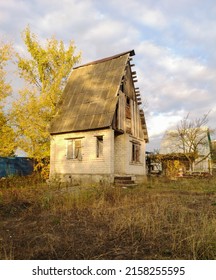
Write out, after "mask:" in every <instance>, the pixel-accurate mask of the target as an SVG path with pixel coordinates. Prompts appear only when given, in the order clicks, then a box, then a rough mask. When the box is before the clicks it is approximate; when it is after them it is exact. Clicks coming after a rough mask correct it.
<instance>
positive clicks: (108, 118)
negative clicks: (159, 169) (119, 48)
mask: <svg viewBox="0 0 216 280" xmlns="http://www.w3.org/2000/svg"><path fill="white" fill-rule="evenodd" d="M134 54H135V53H134V51H128V52H124V53H121V54H118V55H115V56H112V57H108V58H105V59H102V60H98V61H94V62H91V63H88V64H85V65H82V66H79V67H76V68H74V69H73V71H72V74H71V76H70V78H69V80H68V82H67V85H66V87H65V90H64V92H63V95H62V98H61V100H60V102H59V104H58V106H57V113H56V115H55V117H54V119H53V120H52V122H51V125H50V134H60V133H68V132H78V131H87V130H95V129H103V128H108V127H112V125H113V123H114V122H113V121H114V118H115V116H116V111H117V110H118V108H119V110H120V109H121V110H123V109H122V108H123V107H124V106H125V104H126V103H127V102H130V103H131V104H130V106H131V108H132V107H134V106H135V105H134V104H135V103H136V104H137V102H138V105H139V104H140V102H139V100H137V98H138V99H140V98H139V97H137V96H136V94H137V93H136V89H135V87H134V82H135V78H136V76H134V73H135V72H133V71H132V70H131V64H130V60H131V59H132V58H131V56H133V55H134ZM122 92H123V94H124V95H125V98H126V99H125V98H123V96H122V94H121V93H122ZM123 99H125V100H123ZM127 100H129V101H127ZM125 102H126V103H125ZM133 103H134V104H133ZM134 108H135V107H134ZM135 110H136V111H137V112H136V113H135V115H133V116H132V117H133V118H134V117H135V118H136V125H137V126H138V123H139V126H140V129H139V131H140V132H139V137H140V138H142V139H147V138H148V137H147V130H145V131H144V128H143V123H144V124H145V118H144V113H143V111H139V109H138V107H137V106H136V108H135ZM131 114H134V109H133V110H131ZM122 117H125V116H123V114H121V116H120V118H122ZM118 121H119V122H124V120H118ZM117 128H119V126H117ZM122 128H123V131H125V130H126V131H127V128H126V126H125V124H123V123H122V124H121V125H120V129H122ZM145 128H146V126H145ZM131 129H132V127H131ZM129 132H130V131H129Z"/></svg>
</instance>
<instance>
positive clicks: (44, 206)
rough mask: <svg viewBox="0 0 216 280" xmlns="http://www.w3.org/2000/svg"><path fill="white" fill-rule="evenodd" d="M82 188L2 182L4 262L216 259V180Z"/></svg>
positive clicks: (32, 180)
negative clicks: (24, 260)
mask: <svg viewBox="0 0 216 280" xmlns="http://www.w3.org/2000/svg"><path fill="white" fill-rule="evenodd" d="M76 188H77V187H76ZM76 188H74V189H70V188H69V189H62V188H60V187H59V186H58V185H57V184H52V185H50V186H48V185H46V184H45V183H43V182H42V181H41V180H40V179H39V178H36V177H25V178H8V179H1V180H0V259H26V260H27V259H64V260H65V259H77V260H82V259H86V260H87V259H119V260H121V259H216V179H202V180H191V179H190V180H185V181H184V180H178V181H172V182H171V181H168V180H165V179H160V180H159V179H149V180H148V182H147V183H146V184H145V185H142V186H137V187H136V188H133V189H123V188H112V187H106V186H100V187H96V186H89V188H87V189H86V188H85V189H83V190H80V189H79V191H77V189H76Z"/></svg>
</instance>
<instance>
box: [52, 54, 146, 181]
mask: <svg viewBox="0 0 216 280" xmlns="http://www.w3.org/2000/svg"><path fill="white" fill-rule="evenodd" d="M134 55H135V53H134V51H133V50H131V51H128V52H124V53H121V54H118V55H115V56H112V57H108V58H104V59H101V60H98V61H94V62H91V63H88V64H85V65H82V66H79V67H76V68H74V69H73V71H72V74H71V76H70V78H69V80H68V82H67V85H66V87H65V90H64V92H63V95H62V98H61V101H60V103H59V105H58V108H57V113H56V116H55V117H54V119H53V121H52V122H51V125H50V134H51V155H50V164H51V168H50V176H51V177H52V176H55V175H59V176H61V178H62V179H64V180H69V181H72V183H75V184H78V183H85V182H88V183H89V182H101V181H107V182H110V183H113V182H114V180H115V179H118V177H119V176H121V177H122V176H124V178H125V177H127V179H129V180H130V179H132V180H135V181H143V180H144V179H145V177H146V166H145V146H146V142H148V134H147V128H146V122H145V116H144V112H143V110H142V109H141V108H140V105H141V97H140V93H139V89H138V88H136V87H135V83H136V82H137V78H136V72H135V71H134V70H133V69H134V68H133V67H134V64H132V56H134Z"/></svg>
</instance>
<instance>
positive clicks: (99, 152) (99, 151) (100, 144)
mask: <svg viewBox="0 0 216 280" xmlns="http://www.w3.org/2000/svg"><path fill="white" fill-rule="evenodd" d="M95 138H96V158H103V151H104V137H103V135H97V136H95Z"/></svg>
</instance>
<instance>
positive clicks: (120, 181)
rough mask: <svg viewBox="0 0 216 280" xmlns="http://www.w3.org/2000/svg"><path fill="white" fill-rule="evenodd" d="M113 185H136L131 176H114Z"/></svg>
mask: <svg viewBox="0 0 216 280" xmlns="http://www.w3.org/2000/svg"><path fill="white" fill-rule="evenodd" d="M114 185H115V186H118V187H125V188H127V187H136V186H137V184H136V183H135V182H134V180H132V177H131V176H115V177H114Z"/></svg>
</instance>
